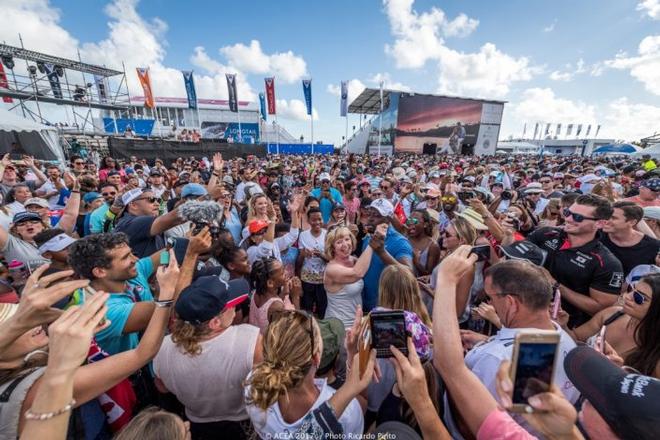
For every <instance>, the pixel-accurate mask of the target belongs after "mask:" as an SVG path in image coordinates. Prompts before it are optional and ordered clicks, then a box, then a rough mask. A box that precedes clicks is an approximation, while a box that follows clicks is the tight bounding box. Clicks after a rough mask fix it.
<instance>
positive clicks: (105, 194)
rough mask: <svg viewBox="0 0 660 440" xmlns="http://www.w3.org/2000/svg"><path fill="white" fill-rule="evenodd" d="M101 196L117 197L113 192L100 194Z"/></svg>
mask: <svg viewBox="0 0 660 440" xmlns="http://www.w3.org/2000/svg"><path fill="white" fill-rule="evenodd" d="M101 195H102V196H103V197H107V196H113V197H114V196H116V195H117V193H116V192H114V191H113V192H105V193H101Z"/></svg>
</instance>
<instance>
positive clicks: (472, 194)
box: [456, 191, 477, 203]
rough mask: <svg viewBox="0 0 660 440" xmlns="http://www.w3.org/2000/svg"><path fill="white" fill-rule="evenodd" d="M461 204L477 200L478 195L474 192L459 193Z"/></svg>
mask: <svg viewBox="0 0 660 440" xmlns="http://www.w3.org/2000/svg"><path fill="white" fill-rule="evenodd" d="M456 195H457V196H458V198H459V199H460V200H461V202H463V203H465V202H467V201H468V200H470V199H475V198H476V197H477V194H476V193H475V192H474V191H459V192H458V193H457V194H456Z"/></svg>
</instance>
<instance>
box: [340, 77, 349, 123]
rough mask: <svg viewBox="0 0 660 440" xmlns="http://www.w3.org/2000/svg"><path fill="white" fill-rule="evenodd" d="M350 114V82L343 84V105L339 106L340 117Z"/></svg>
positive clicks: (343, 82)
mask: <svg viewBox="0 0 660 440" xmlns="http://www.w3.org/2000/svg"><path fill="white" fill-rule="evenodd" d="M347 113H348V81H342V82H341V104H340V106H339V116H346V114H347Z"/></svg>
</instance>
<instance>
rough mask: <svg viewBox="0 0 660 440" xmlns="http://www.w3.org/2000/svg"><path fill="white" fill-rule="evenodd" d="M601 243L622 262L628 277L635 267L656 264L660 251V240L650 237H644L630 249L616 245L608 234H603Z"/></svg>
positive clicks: (629, 247)
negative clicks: (656, 257)
mask: <svg viewBox="0 0 660 440" xmlns="http://www.w3.org/2000/svg"><path fill="white" fill-rule="evenodd" d="M600 241H602V242H603V244H604V245H605V246H606V247H607V248H608V249H609V250H610V251H612V253H613V254H614V256H615V257H617V258H618V259H619V261H621V264H622V265H623V272H624V275H625V276H628V274H629V273H630V271H632V270H633V269H634V268H635V266H639V265H640V264H655V256H656V255H658V251H660V240H657V239H655V238H651V237H649V236H648V235H644V237H643V238H642V239H641V240H640V241H639V243H637V244H635V245H633V246H628V247H621V246H619V245H617V244H615V243H614V242H613V241H612V240H610V237H609V236H608V235H607V234H603V236H602V237H601V239H600Z"/></svg>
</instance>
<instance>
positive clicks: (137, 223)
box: [115, 212, 165, 258]
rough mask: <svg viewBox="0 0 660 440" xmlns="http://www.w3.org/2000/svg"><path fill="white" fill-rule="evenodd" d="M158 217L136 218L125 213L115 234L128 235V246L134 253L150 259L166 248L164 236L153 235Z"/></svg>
mask: <svg viewBox="0 0 660 440" xmlns="http://www.w3.org/2000/svg"><path fill="white" fill-rule="evenodd" d="M156 218H157V217H154V216H151V215H139V216H135V215H133V214H129V213H128V212H125V213H124V215H123V216H122V217H121V219H120V220H119V221H118V222H117V226H115V232H124V233H125V234H126V235H128V240H129V241H128V244H129V245H130V246H131V249H132V250H133V253H134V254H135V255H136V256H138V257H140V258H143V257H148V256H150V255H152V254H154V253H156V251H158V250H159V249H163V248H164V247H165V239H164V238H163V234H157V235H153V236H152V235H151V226H152V225H153V224H154V222H155V221H156Z"/></svg>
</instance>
